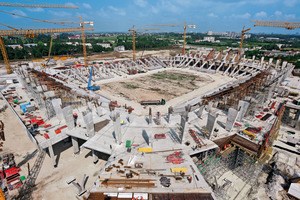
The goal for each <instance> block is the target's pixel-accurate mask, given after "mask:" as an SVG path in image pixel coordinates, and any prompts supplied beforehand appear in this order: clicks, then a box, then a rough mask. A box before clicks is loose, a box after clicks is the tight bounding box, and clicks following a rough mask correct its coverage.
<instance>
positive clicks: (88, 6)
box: [82, 3, 92, 9]
mask: <svg viewBox="0 0 300 200" xmlns="http://www.w3.org/2000/svg"><path fill="white" fill-rule="evenodd" d="M82 6H83V7H84V8H87V9H91V8H92V6H91V5H90V4H88V3H83V4H82Z"/></svg>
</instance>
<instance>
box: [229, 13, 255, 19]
mask: <svg viewBox="0 0 300 200" xmlns="http://www.w3.org/2000/svg"><path fill="white" fill-rule="evenodd" d="M230 17H231V18H237V19H249V18H250V17H251V14H249V13H245V14H241V15H236V14H233V15H231V16H230ZM225 18H226V17H225Z"/></svg>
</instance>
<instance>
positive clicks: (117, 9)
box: [108, 6, 126, 16]
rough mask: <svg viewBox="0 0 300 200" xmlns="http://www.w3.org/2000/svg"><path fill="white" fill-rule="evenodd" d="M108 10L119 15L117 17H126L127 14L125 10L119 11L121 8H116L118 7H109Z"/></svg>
mask: <svg viewBox="0 0 300 200" xmlns="http://www.w3.org/2000/svg"><path fill="white" fill-rule="evenodd" d="M108 8H109V9H110V10H112V11H114V12H115V14H117V15H121V16H125V15H126V12H125V11H124V10H123V9H119V8H116V7H113V6H108Z"/></svg>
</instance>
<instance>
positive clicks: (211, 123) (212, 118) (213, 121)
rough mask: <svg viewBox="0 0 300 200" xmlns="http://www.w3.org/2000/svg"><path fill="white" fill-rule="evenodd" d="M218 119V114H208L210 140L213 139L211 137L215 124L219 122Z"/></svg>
mask: <svg viewBox="0 0 300 200" xmlns="http://www.w3.org/2000/svg"><path fill="white" fill-rule="evenodd" d="M217 117H218V114H216V115H213V114H211V113H208V117H207V123H206V129H207V130H208V132H209V139H211V136H212V134H213V132H214V128H215V124H216V122H217Z"/></svg>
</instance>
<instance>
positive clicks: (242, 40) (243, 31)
mask: <svg viewBox="0 0 300 200" xmlns="http://www.w3.org/2000/svg"><path fill="white" fill-rule="evenodd" d="M250 30H251V28H248V29H246V30H245V26H244V27H243V30H242V33H241V42H240V47H239V50H238V54H237V56H236V57H235V61H236V62H237V61H238V60H239V59H240V57H241V54H242V48H243V44H244V37H245V33H246V32H247V31H250Z"/></svg>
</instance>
